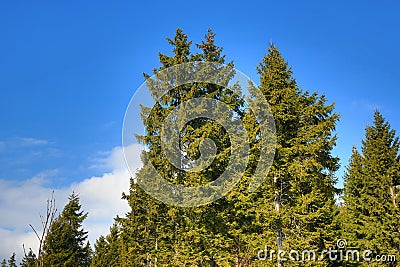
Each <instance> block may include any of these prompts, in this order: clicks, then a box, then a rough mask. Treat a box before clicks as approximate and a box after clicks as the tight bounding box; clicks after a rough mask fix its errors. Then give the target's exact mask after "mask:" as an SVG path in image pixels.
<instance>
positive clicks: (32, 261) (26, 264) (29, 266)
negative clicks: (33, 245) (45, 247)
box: [20, 249, 37, 267]
mask: <svg viewBox="0 0 400 267" xmlns="http://www.w3.org/2000/svg"><path fill="white" fill-rule="evenodd" d="M36 264H37V259H36V255H35V253H33V251H32V249H29V252H28V254H26V255H25V256H24V258H23V259H22V262H21V264H20V265H21V267H36Z"/></svg>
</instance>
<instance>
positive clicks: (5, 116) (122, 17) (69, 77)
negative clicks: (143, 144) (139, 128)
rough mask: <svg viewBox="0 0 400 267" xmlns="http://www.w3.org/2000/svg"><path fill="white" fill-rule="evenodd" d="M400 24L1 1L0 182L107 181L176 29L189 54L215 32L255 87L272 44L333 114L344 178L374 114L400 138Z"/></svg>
mask: <svg viewBox="0 0 400 267" xmlns="http://www.w3.org/2000/svg"><path fill="white" fill-rule="evenodd" d="M399 13H400V4H399V3H398V2H397V1H379V2H378V1H376V2H372V1H258V2H257V1H244V2H232V1H229V2H226V3H223V2H218V1H200V2H199V1H196V2H195V4H192V3H190V2H189V1H181V2H173V1H159V2H157V1H139V2H135V1H114V2H111V1H108V2H107V1H72V2H71V1H69V2H66V1H65V2H61V1H58V2H55V1H2V2H1V4H0V34H1V42H0V51H1V60H0V77H1V78H0V92H1V97H0V122H1V124H0V125H1V126H0V127H1V128H0V129H1V130H0V181H3V182H7V184H8V186H12V185H10V183H11V184H13V183H14V184H19V185H21V183H24V182H25V181H27V180H29V179H32V178H33V177H38V175H39V176H40V175H41V177H46V179H45V182H43V183H44V184H43V185H42V186H43V187H46V188H52V187H55V188H69V187H70V186H71V184H74V183H75V184H76V183H79V182H82V181H84V180H85V179H87V178H89V177H93V176H98V177H103V175H104V174H105V173H107V172H111V173H112V172H113V169H112V166H113V165H112V164H111V165H110V164H104V162H107V160H109V159H110V157H112V155H113V154H112V151H114V150H115V149H116V148H117V147H119V146H121V131H122V121H123V116H124V112H125V109H126V107H127V105H128V103H129V100H130V98H131V97H132V95H133V93H134V92H135V90H136V88H138V87H139V86H140V84H141V83H142V82H143V77H142V72H147V73H151V70H152V69H153V68H154V67H157V66H158V65H159V63H158V56H157V53H158V52H159V51H161V52H163V53H171V50H170V47H169V46H168V45H167V42H166V41H165V37H167V36H169V37H173V35H174V32H175V29H176V28H177V27H181V28H182V29H183V30H184V32H186V33H187V34H188V35H189V38H190V39H192V40H194V42H195V43H199V42H200V41H201V38H202V37H203V36H204V34H205V33H206V31H207V29H208V28H210V27H212V28H213V30H214V32H215V33H216V34H217V36H216V42H217V43H218V44H219V45H221V46H223V47H224V52H225V54H226V55H227V59H228V60H233V61H234V62H235V66H236V68H237V69H239V70H240V71H242V72H244V73H246V74H247V75H249V76H250V77H251V78H252V79H253V80H254V81H256V82H258V77H257V75H256V71H255V67H256V65H257V64H258V62H259V61H260V60H261V59H262V57H263V56H264V55H265V53H266V49H267V46H268V43H269V42H270V41H273V42H274V43H275V45H276V46H277V47H278V48H279V49H280V50H281V52H282V53H283V56H284V57H285V58H286V60H287V61H288V62H289V63H290V64H291V65H292V66H293V71H294V76H295V77H296V78H297V81H298V84H299V85H300V86H301V87H302V89H304V90H310V91H318V92H319V93H325V94H326V96H327V98H328V101H329V102H336V111H337V112H339V113H340V114H341V120H340V122H339V123H338V124H337V134H338V137H339V140H338V146H337V148H336V149H335V154H337V155H338V156H340V158H341V160H342V166H345V165H346V164H347V162H348V158H349V155H350V153H351V147H352V145H353V144H355V145H357V146H358V147H359V145H360V141H361V139H362V138H363V135H364V129H365V126H366V124H367V123H368V122H371V121H372V115H373V111H374V109H376V108H379V109H380V110H381V112H382V113H383V114H384V116H385V117H386V118H387V119H388V120H389V121H390V123H391V125H392V126H393V127H394V128H396V129H400V122H399V115H400V114H399V112H398V99H399V96H400V90H399V89H400V88H399V85H398V84H399V83H398V77H400V68H399V65H398V63H399V62H400V52H399V50H398V48H399V47H400V34H399V29H400V20H399V19H398V14H399ZM342 171H343V167H342ZM21 188H23V187H21ZM21 190H22V189H21ZM3 202H4V201H3ZM3 216H4V213H3ZM27 223H30V222H27ZM0 226H1V225H0ZM0 256H1V255H0Z"/></svg>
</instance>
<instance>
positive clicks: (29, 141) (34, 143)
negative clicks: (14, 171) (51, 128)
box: [21, 137, 50, 146]
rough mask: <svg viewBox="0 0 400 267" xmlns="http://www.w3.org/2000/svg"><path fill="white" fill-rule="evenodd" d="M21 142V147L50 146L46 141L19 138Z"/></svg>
mask: <svg viewBox="0 0 400 267" xmlns="http://www.w3.org/2000/svg"><path fill="white" fill-rule="evenodd" d="M21 141H22V145H24V146H42V145H47V144H50V142H49V141H47V140H43V139H37V138H31V137H24V138H21Z"/></svg>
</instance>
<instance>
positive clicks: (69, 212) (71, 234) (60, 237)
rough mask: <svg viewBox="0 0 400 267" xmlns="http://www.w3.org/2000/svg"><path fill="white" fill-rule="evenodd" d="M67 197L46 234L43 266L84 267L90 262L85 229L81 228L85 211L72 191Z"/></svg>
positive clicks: (85, 214) (85, 215)
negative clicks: (66, 201) (66, 202)
mask: <svg viewBox="0 0 400 267" xmlns="http://www.w3.org/2000/svg"><path fill="white" fill-rule="evenodd" d="M68 199H69V202H68V204H67V205H66V206H65V207H64V209H63V211H62V213H61V214H60V215H59V217H58V218H57V219H56V220H55V221H54V222H53V223H52V225H51V227H50V230H49V232H48V234H47V236H46V239H45V242H44V246H43V252H44V266H71V267H72V266H73V267H85V266H89V264H90V260H91V249H90V246H89V242H86V240H87V231H85V230H84V229H83V228H82V222H83V221H84V220H85V219H86V217H87V213H85V212H84V211H81V205H80V203H79V197H78V195H76V194H75V193H72V194H71V195H70V196H69V198H68Z"/></svg>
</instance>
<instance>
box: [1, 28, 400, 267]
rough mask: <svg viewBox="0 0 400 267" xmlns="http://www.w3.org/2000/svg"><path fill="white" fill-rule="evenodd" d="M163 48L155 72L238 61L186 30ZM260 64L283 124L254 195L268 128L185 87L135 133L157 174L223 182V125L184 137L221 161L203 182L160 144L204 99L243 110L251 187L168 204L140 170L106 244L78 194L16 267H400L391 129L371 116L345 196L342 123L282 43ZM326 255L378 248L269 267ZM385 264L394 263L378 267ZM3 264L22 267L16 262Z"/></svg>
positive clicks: (205, 125)
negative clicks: (168, 127) (203, 144)
mask: <svg viewBox="0 0 400 267" xmlns="http://www.w3.org/2000/svg"><path fill="white" fill-rule="evenodd" d="M167 41H168V43H169V44H170V45H171V47H172V48H171V51H172V52H171V53H170V54H162V53H160V54H159V61H160V65H159V66H158V67H157V68H155V69H154V73H157V72H158V71H160V70H163V69H166V68H168V67H171V66H175V65H177V64H181V63H187V62H194V61H203V62H216V63H221V64H226V65H228V66H234V62H226V57H225V55H224V54H223V49H222V48H221V47H220V46H218V45H217V44H216V42H215V35H214V33H213V32H212V31H211V30H209V31H208V32H207V33H206V35H205V37H204V40H202V41H201V42H200V43H199V44H197V45H195V46H194V45H193V44H192V41H190V40H189V39H188V36H187V35H186V34H185V33H184V32H183V31H182V30H181V29H177V30H176V35H175V36H174V38H171V39H169V38H167ZM194 50H195V51H196V52H193V51H194ZM255 67H256V69H257V73H258V78H259V82H258V84H259V85H258V89H259V90H260V91H261V92H262V94H263V95H264V97H265V98H266V100H267V101H268V103H269V105H270V108H271V111H272V113H273V116H274V119H275V127H276V148H275V158H274V161H273V164H272V166H271V168H270V171H269V172H268V173H267V174H265V175H266V177H265V180H264V182H263V184H262V185H261V186H260V187H259V188H258V189H257V190H255V191H254V192H249V191H248V190H247V188H248V184H249V182H250V180H251V177H252V175H253V173H254V169H255V166H256V164H255V162H256V161H257V160H258V157H259V154H260V135H259V131H260V128H259V124H258V123H257V121H255V120H254V114H253V113H252V112H251V111H249V110H248V108H247V106H246V104H245V103H244V101H243V100H242V99H241V98H240V97H239V95H238V94H236V93H235V92H234V91H233V90H229V89H227V88H222V87H221V86H218V85H207V86H205V85H204V84H201V83H191V84H185V85H182V86H179V87H178V88H175V89H174V93H171V94H169V95H168V96H167V97H165V98H163V99H162V103H161V100H160V103H159V104H158V105H157V106H156V108H153V111H152V112H149V111H148V108H146V107H143V108H142V118H143V124H144V125H145V128H146V135H144V136H138V141H139V142H140V143H142V144H143V145H145V146H146V147H147V148H148V150H147V151H146V152H144V153H146V154H147V156H148V157H149V159H150V160H151V161H152V162H153V163H155V165H156V166H158V168H157V171H158V172H160V173H162V174H163V175H165V176H166V177H175V178H174V179H176V180H175V181H178V182H179V183H180V184H186V185H191V186H196V185H201V184H204V183H208V182H210V181H213V180H215V179H216V178H217V177H219V176H220V175H221V173H222V172H223V171H224V168H225V167H226V166H227V164H228V162H229V157H230V154H229V145H230V141H229V136H228V134H227V133H226V132H224V130H223V127H222V126H221V125H220V124H218V123H216V122H214V121H212V120H208V119H199V120H195V121H194V122H193V123H191V124H187V125H186V126H185V128H184V131H183V133H182V138H183V140H184V142H186V145H185V147H186V153H187V155H189V156H190V157H194V158H196V157H198V156H199V155H198V154H199V151H198V144H199V142H200V141H201V140H203V139H205V138H211V139H212V140H214V141H215V143H216V144H217V146H218V149H217V155H216V158H215V160H214V162H213V163H212V164H211V165H210V167H209V168H208V169H207V170H204V171H201V172H197V173H193V172H192V173H185V172H182V171H181V170H179V169H177V168H176V167H174V166H173V165H171V164H170V163H169V162H168V159H167V158H166V156H165V154H163V153H162V147H161V145H160V127H161V126H162V122H163V121H164V119H165V118H166V116H167V115H168V113H169V112H170V111H171V110H173V109H174V108H175V107H177V106H178V105H179V103H182V102H184V101H187V100H189V99H191V98H193V97H199V96H204V97H209V98H213V99H218V100H220V101H224V102H225V103H227V105H229V107H231V108H232V109H233V110H235V111H237V114H239V116H240V119H241V120H242V121H244V125H245V127H246V131H247V132H248V135H249V139H250V151H251V155H250V163H249V166H248V167H247V169H246V172H245V174H244V177H243V179H241V180H240V182H239V183H238V184H237V185H236V186H235V187H234V188H233V190H231V191H230V192H229V193H228V194H226V195H225V196H223V197H222V198H220V199H218V200H217V201H214V202H212V203H209V204H207V205H203V206H199V207H179V206H171V205H167V204H165V203H163V202H161V201H158V200H156V199H154V198H153V197H151V196H150V195H148V194H147V193H146V192H145V191H144V190H143V189H142V188H141V187H140V186H139V185H138V183H137V181H140V180H141V179H146V176H148V175H149V173H150V172H149V170H148V169H147V168H146V165H144V167H143V168H142V169H140V170H139V171H138V172H137V174H136V176H135V177H132V178H131V184H130V188H127V189H126V193H125V194H123V196H122V198H123V199H125V200H126V201H127V202H128V203H129V206H130V211H129V212H128V213H127V214H125V215H124V216H121V217H120V216H117V217H116V218H115V222H114V224H113V225H112V226H111V227H110V231H109V233H108V235H106V236H100V237H99V238H98V239H97V241H96V243H95V244H93V245H94V246H93V247H91V246H90V244H89V242H88V241H87V232H86V231H85V230H84V229H83V227H82V222H83V221H84V220H85V218H86V217H87V216H90V214H87V213H85V212H84V211H83V210H84V207H81V205H80V201H79V196H78V195H77V194H75V193H73V194H71V196H70V197H69V202H68V204H67V205H66V206H65V207H64V208H63V210H62V212H61V213H60V214H59V215H57V214H53V215H54V218H50V219H51V220H50V222H49V225H48V230H47V231H46V233H45V235H44V236H43V240H42V241H43V242H42V244H41V248H40V250H39V251H32V250H31V249H29V248H27V250H25V255H24V257H23V260H22V262H21V263H20V266H24V267H33V266H46V267H47V266H68V267H69V266H70V267H84V266H92V267H104V266H237V267H239V266H397V263H398V260H399V259H400V210H399V209H400V197H399V195H400V158H399V146H400V143H399V139H398V137H397V135H396V131H395V129H393V128H391V126H390V124H389V122H388V121H387V120H386V119H385V118H384V116H383V115H382V114H381V113H380V112H379V111H376V112H375V114H374V115H373V118H371V120H372V121H373V123H372V124H371V125H368V126H366V129H365V137H364V139H363V141H362V143H361V144H355V146H354V148H353V151H352V155H351V159H350V162H349V163H348V165H347V169H346V172H345V175H344V177H341V178H343V180H344V189H338V188H336V184H337V181H338V178H339V177H336V175H335V173H336V171H337V170H338V168H339V158H337V157H335V156H334V155H332V149H333V148H334V147H335V146H336V138H337V137H336V135H335V126H336V124H337V123H338V121H339V118H340V116H339V114H338V113H336V112H335V106H334V104H331V102H330V101H331V100H329V101H328V100H327V99H326V97H325V96H324V95H323V94H318V93H317V92H310V91H306V90H303V89H301V88H299V86H298V84H297V82H296V79H295V78H294V76H293V72H292V68H291V66H290V65H289V63H288V62H286V61H285V59H284V58H283V56H282V54H281V53H280V52H279V50H278V48H277V47H276V46H275V45H274V44H270V45H269V47H268V52H267V54H266V55H265V56H264V57H263V58H262V59H261V60H260V63H259V64H258V66H255ZM144 77H145V78H148V77H150V75H148V74H145V75H144ZM149 88H150V90H157V87H155V86H154V87H152V86H149ZM366 124H367V122H366ZM51 207H52V206H50V214H49V216H50V217H51V215H52V214H51ZM27 224H29V222H27ZM338 240H340V241H342V242H344V243H345V244H344V245H343V243H339V242H338ZM330 249H335V250H338V251H339V250H340V249H342V251H345V250H346V249H353V250H355V249H356V250H358V251H360V252H362V251H370V252H371V253H370V255H369V257H370V260H365V259H364V258H362V257H361V256H360V260H354V259H353V260H346V259H345V258H341V259H334V258H332V257H329V255H330V254H329V253H326V254H325V255H324V257H321V259H317V260H304V259H303V260H297V261H296V260H288V259H287V258H288V256H289V255H288V254H287V255H285V256H286V260H285V259H282V258H283V257H282V258H279V257H278V256H277V255H276V254H275V255H274V257H271V258H270V254H268V253H267V251H269V252H270V251H272V250H274V251H278V250H281V251H287V252H288V253H289V251H299V252H301V251H311V250H312V251H315V252H317V253H318V254H319V253H321V252H322V251H329V250H330ZM260 250H261V251H262V253H260ZM11 253H12V251H11V252H10V254H11ZM267 254H268V255H267ZM291 255H292V254H291ZM360 255H361V254H360ZM382 255H386V256H393V257H392V258H390V257H387V258H386V260H383V258H381V260H379V259H378V257H379V256H382ZM281 256H283V255H281ZM394 257H395V258H396V259H397V261H396V260H394ZM1 266H2V267H3V266H4V267H5V266H9V267H14V266H17V263H16V260H15V254H11V257H10V258H9V259H8V260H6V259H4V260H3V261H2V263H1Z"/></svg>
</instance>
